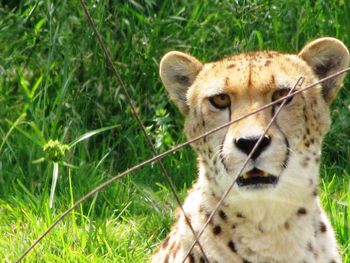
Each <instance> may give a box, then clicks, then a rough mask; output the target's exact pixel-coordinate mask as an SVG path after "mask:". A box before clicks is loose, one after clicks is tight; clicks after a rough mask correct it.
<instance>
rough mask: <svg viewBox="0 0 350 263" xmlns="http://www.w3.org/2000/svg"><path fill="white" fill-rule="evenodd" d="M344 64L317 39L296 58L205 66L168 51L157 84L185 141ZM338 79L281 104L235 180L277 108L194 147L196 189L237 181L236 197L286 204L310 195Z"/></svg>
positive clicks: (252, 58) (339, 53) (257, 57)
mask: <svg viewBox="0 0 350 263" xmlns="http://www.w3.org/2000/svg"><path fill="white" fill-rule="evenodd" d="M348 64H349V52H348V50H347V48H346V47H345V46H344V44H343V43H342V42H340V41H339V40H337V39H334V38H321V39H317V40H315V41H313V42H311V43H310V44H308V45H306V46H305V47H304V48H303V49H302V50H301V52H300V53H299V54H298V55H290V54H281V53H278V52H272V51H266V52H252V53H246V54H239V55H235V56H232V57H228V58H224V59H222V60H220V61H217V62H213V63H207V64H202V63H201V62H199V61H198V60H197V59H196V58H194V57H192V56H190V55H187V54H184V53H181V52H177V51H172V52H169V53H168V54H166V55H165V56H164V57H163V59H162V61H161V64H160V76H161V79H162V81H163V83H164V85H165V87H166V89H167V90H168V92H169V94H170V97H171V99H172V100H173V101H174V102H175V104H176V105H177V106H178V108H179V109H180V111H181V112H182V113H183V114H184V115H185V118H186V120H185V132H186V135H187V137H188V139H191V138H194V137H196V136H199V135H201V134H203V133H204V132H207V131H209V130H212V129H214V128H216V127H218V126H220V125H223V124H224V123H227V122H229V121H231V120H235V119H237V118H239V117H241V116H243V115H245V114H247V113H249V112H252V111H254V110H256V109H258V108H260V107H262V106H264V105H266V104H268V103H270V102H272V101H275V100H277V99H279V98H282V97H284V96H285V95H287V94H288V92H289V91H290V89H291V88H292V87H293V86H294V84H295V83H296V82H297V80H298V79H299V78H300V77H304V78H305V80H304V82H303V84H302V85H301V86H298V87H296V89H297V90H298V89H301V88H303V87H305V86H307V85H309V84H312V83H314V82H316V81H317V80H319V79H321V78H324V77H326V76H328V75H330V74H332V73H335V72H337V71H339V70H342V69H344V68H346V67H347V66H348ZM343 79H344V75H340V76H338V77H336V78H333V79H330V80H328V81H326V82H324V83H322V84H321V85H318V86H316V87H315V88H312V89H309V90H307V91H303V92H301V93H300V94H298V95H295V96H294V97H293V98H290V99H288V100H287V101H286V104H285V106H284V108H283V109H282V111H281V112H280V114H279V115H278V117H277V119H276V121H275V122H274V124H273V125H272V126H271V128H270V129H269V130H268V132H267V134H266V135H265V136H264V137H263V139H262V141H261V143H260V145H259V147H258V148H257V150H256V151H255V152H254V154H253V155H252V157H251V159H250V160H249V161H248V163H247V165H246V167H245V169H244V170H243V173H241V174H240V175H239V177H238V178H235V176H236V174H237V173H238V172H239V170H240V169H241V166H242V164H243V163H244V161H245V159H246V158H247V156H248V154H249V153H250V152H251V150H252V148H253V147H254V145H255V143H256V142H257V140H258V139H259V137H260V136H261V135H262V134H263V132H264V130H265V128H266V126H267V125H268V123H269V121H270V120H271V118H272V116H273V115H274V112H275V111H276V108H277V107H278V105H276V106H274V107H270V108H267V109H265V110H263V111H260V112H258V113H256V114H254V115H252V116H249V117H247V118H244V119H242V120H240V121H238V122H235V123H233V124H231V125H230V126H228V127H226V128H224V129H221V130H219V131H218V132H216V133H213V134H211V135H209V136H207V137H205V138H203V139H201V140H200V141H197V142H196V143H194V144H193V145H192V146H193V148H194V149H195V151H196V152H197V154H198V156H199V173H200V174H199V182H202V184H205V185H206V186H207V187H208V188H213V191H219V192H220V191H221V192H222V191H224V190H225V189H227V187H228V186H229V185H230V184H231V183H232V181H233V180H236V181H235V186H234V189H233V195H235V197H237V195H238V196H241V197H244V196H245V197H246V198H251V197H252V196H254V197H255V198H256V197H257V195H258V197H259V198H264V197H271V198H274V199H276V196H277V197H278V198H281V199H283V198H282V197H283V196H284V197H286V198H287V199H289V200H290V198H291V197H292V198H294V199H298V195H299V193H301V192H302V193H305V194H310V195H312V193H313V192H314V191H315V188H316V186H317V182H318V169H319V161H320V153H321V144H322V140H323V137H324V135H325V133H326V132H327V130H328V128H329V126H330V115H329V105H330V103H331V102H332V101H333V99H334V98H335V96H336V94H337V92H338V90H339V89H340V87H341V86H342V83H343ZM302 200H303V198H300V202H302Z"/></svg>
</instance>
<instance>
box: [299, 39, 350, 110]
mask: <svg viewBox="0 0 350 263" xmlns="http://www.w3.org/2000/svg"><path fill="white" fill-rule="evenodd" d="M299 57H301V58H302V59H303V60H304V61H306V63H307V64H308V65H309V66H310V67H311V68H312V70H313V71H314V73H315V74H316V75H317V77H318V78H319V79H322V78H325V77H327V76H329V75H331V74H333V73H336V72H338V71H340V70H342V69H345V68H347V67H348V66H349V51H348V49H347V48H346V46H345V45H344V44H343V43H342V42H341V41H339V40H338V39H336V38H331V37H325V38H319V39H316V40H315V41H312V42H311V43H309V44H308V45H306V46H305V47H304V48H303V49H302V51H301V52H300V53H299ZM344 77H345V74H342V75H339V76H337V77H335V78H332V79H330V80H327V81H325V82H323V84H322V87H323V89H322V93H323V97H324V99H325V100H326V102H327V103H329V104H330V103H331V102H332V101H333V99H334V98H335V96H336V95H337V92H338V90H339V89H340V87H341V86H342V84H343V80H344Z"/></svg>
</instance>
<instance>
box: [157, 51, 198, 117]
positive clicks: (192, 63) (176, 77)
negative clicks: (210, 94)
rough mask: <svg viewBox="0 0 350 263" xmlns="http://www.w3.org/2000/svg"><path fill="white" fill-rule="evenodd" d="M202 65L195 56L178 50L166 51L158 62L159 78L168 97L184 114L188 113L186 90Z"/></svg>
mask: <svg viewBox="0 0 350 263" xmlns="http://www.w3.org/2000/svg"><path fill="white" fill-rule="evenodd" d="M202 67H203V65H202V63H200V62H199V61H198V60H197V59H196V58H194V57H192V56H190V55H187V54H185V53H181V52H178V51H171V52H169V53H167V54H166V55H165V56H164V57H163V58H162V60H161V62H160V70H159V72H160V78H161V79H162V81H163V83H164V86H165V88H166V89H167V91H168V92H169V94H170V98H171V99H172V100H173V101H174V102H175V104H176V106H177V107H178V108H179V109H180V111H181V112H182V113H183V114H185V115H186V114H187V113H188V105H187V98H186V94H187V90H188V88H189V87H190V86H191V85H192V84H193V82H194V80H195V79H196V77H197V75H198V73H199V72H200V71H201V70H202Z"/></svg>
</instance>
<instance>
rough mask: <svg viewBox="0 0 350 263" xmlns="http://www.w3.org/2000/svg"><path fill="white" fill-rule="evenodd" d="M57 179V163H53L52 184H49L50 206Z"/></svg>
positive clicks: (51, 205) (53, 197)
mask: <svg viewBox="0 0 350 263" xmlns="http://www.w3.org/2000/svg"><path fill="white" fill-rule="evenodd" d="M57 179H58V163H57V162H54V163H53V172H52V184H51V193H50V208H52V207H53V203H54V201H55V200H54V199H55V189H56V184H57Z"/></svg>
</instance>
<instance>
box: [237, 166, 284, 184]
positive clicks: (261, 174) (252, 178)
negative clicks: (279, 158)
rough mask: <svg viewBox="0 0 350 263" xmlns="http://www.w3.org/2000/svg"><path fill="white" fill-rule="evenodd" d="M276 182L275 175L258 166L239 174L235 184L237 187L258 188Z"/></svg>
mask: <svg viewBox="0 0 350 263" xmlns="http://www.w3.org/2000/svg"><path fill="white" fill-rule="evenodd" d="M277 183H278V177H277V176H275V175H272V174H269V173H267V172H265V171H262V170H259V169H258V168H253V169H252V170H250V171H248V172H246V173H244V174H242V175H240V176H239V177H238V179H237V185H238V186H239V187H244V186H254V187H255V188H260V187H262V186H269V185H271V186H273V185H276V184H277Z"/></svg>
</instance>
